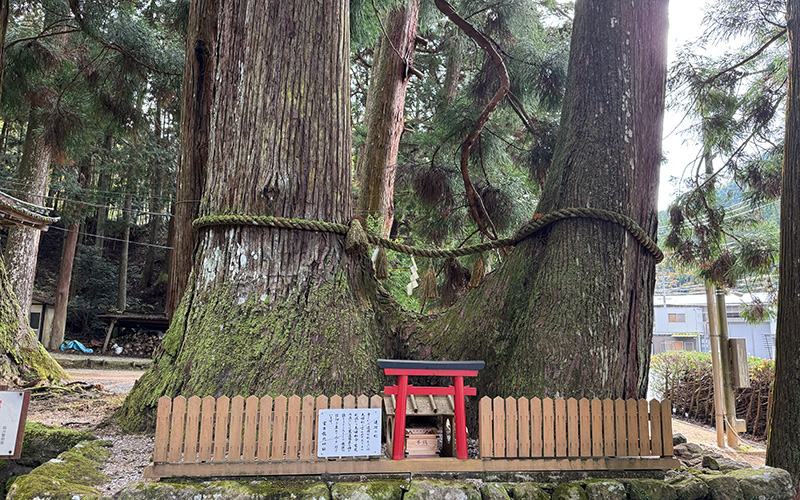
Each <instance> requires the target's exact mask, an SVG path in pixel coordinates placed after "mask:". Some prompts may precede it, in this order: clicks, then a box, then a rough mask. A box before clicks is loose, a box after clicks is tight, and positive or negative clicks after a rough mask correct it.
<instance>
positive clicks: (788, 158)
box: [767, 0, 800, 485]
mask: <svg viewBox="0 0 800 500" xmlns="http://www.w3.org/2000/svg"><path fill="white" fill-rule="evenodd" d="M786 5H787V9H786V21H787V27H788V30H789V51H790V57H789V90H788V92H787V96H788V97H787V105H786V139H785V142H784V153H783V178H782V184H781V236H780V238H781V243H780V255H781V258H780V263H779V270H778V273H779V275H778V279H779V283H780V287H779V290H778V327H777V335H776V338H775V382H773V388H772V397H771V401H772V408H771V410H770V419H769V435H768V439H767V465H771V466H773V467H780V468H782V469H786V470H788V471H789V473H790V474H791V475H792V481H793V482H794V484H795V485H797V484H798V482H800V433H798V427H800V357H799V356H798V355H797V353H798V352H800V329H798V326H797V325H799V324H800V0H788V1H787V2H786Z"/></svg>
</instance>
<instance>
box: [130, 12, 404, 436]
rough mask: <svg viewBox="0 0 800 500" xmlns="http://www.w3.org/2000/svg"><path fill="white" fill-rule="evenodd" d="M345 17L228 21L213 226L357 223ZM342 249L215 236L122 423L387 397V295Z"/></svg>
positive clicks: (207, 195)
mask: <svg viewBox="0 0 800 500" xmlns="http://www.w3.org/2000/svg"><path fill="white" fill-rule="evenodd" d="M199 3H201V2H199V1H198V0H195V1H193V2H192V9H193V12H194V13H195V14H194V15H197V12H196V9H197V6H198V4H199ZM348 18H349V12H348V2H347V1H346V0H325V1H321V2H306V1H295V2H262V1H260V0H235V1H234V2H232V4H231V5H229V6H228V7H227V8H226V9H221V10H220V12H219V17H218V20H217V29H216V33H217V36H216V39H215V40H214V45H213V46H214V47H215V48H216V50H215V53H216V54H217V59H216V61H215V63H214V71H213V75H211V76H212V78H211V79H212V89H211V95H212V96H213V98H212V100H211V108H210V110H209V111H208V112H209V115H208V116H209V135H208V157H207V160H206V163H205V165H204V166H203V168H204V171H205V175H206V179H205V183H204V186H203V193H202V197H201V204H200V215H206V214H211V213H219V212H233V213H256V214H271V215H278V216H283V217H298V218H305V219H311V220H325V221H331V222H338V223H347V222H348V220H349V217H350V211H351V179H350V112H349V110H350V102H349V92H348V89H349V26H348ZM256 20H259V21H258V22H256ZM262 20H270V22H261V21H262ZM184 120H186V116H184ZM192 144H193V142H192V141H191V140H189V141H186V140H185V138H184V142H183V143H182V146H181V147H182V148H186V147H191V145H192ZM343 240H344V239H343V238H342V237H340V236H338V235H330V234H323V233H316V232H308V231H286V230H279V229H267V228H254V227H244V226H230V227H223V226H215V227H212V228H207V229H204V230H202V231H201V232H200V233H199V235H198V243H197V249H196V251H195V253H194V259H193V266H192V272H191V276H190V278H189V282H188V284H187V287H186V292H185V294H184V297H183V300H182V301H181V304H180V306H179V307H178V309H177V310H176V312H175V314H174V315H173V319H172V324H171V326H170V329H169V331H168V332H167V335H166V336H165V338H164V340H163V342H162V347H161V348H160V350H159V352H158V353H157V354H156V356H155V359H154V362H153V366H152V367H151V369H150V370H149V371H148V372H147V373H146V374H145V375H144V376H143V377H142V378H141V379H140V380H139V381H138V382H137V384H136V386H135V387H134V389H133V391H132V392H131V394H130V395H129V397H128V398H127V400H126V402H125V404H124V406H123V408H122V410H121V413H122V417H123V419H122V421H123V423H124V424H125V425H126V426H127V427H138V426H141V425H142V424H147V423H148V422H147V420H146V419H147V418H151V417H152V415H151V410H152V408H153V407H154V406H155V403H156V399H157V398H158V397H159V396H161V395H163V394H167V395H170V396H175V395H177V394H179V393H182V394H199V395H206V394H216V395H220V394H227V395H234V394H264V393H266V392H271V393H294V392H296V393H303V394H304V393H320V392H323V393H330V394H333V393H337V392H339V393H342V392H343V391H344V392H357V391H369V392H374V391H375V390H376V389H377V388H378V370H377V369H376V365H375V359H376V358H378V357H379V354H382V353H383V352H385V351H384V350H382V349H380V347H379V346H380V343H381V342H382V341H383V339H384V338H386V335H384V334H383V333H382V327H381V319H382V318H379V316H380V315H381V314H382V312H383V310H384V309H383V307H382V304H381V302H380V300H381V297H382V296H381V295H380V294H378V293H377V290H376V286H377V285H376V284H375V282H374V279H373V278H372V277H371V276H370V275H369V274H368V272H369V271H368V270H369V269H370V266H369V261H368V260H366V257H365V255H363V254H358V255H355V256H351V255H349V254H347V253H346V252H345V251H344V241H343ZM386 310H387V311H388V310H389V309H388V308H387V309H386Z"/></svg>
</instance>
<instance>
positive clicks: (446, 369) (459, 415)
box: [378, 359, 485, 460]
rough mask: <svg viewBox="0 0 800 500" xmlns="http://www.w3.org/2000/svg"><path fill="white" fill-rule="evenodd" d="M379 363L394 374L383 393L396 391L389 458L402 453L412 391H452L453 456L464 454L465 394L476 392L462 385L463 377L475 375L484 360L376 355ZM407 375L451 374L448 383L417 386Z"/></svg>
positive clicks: (463, 457) (446, 393)
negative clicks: (439, 359) (449, 382)
mask: <svg viewBox="0 0 800 500" xmlns="http://www.w3.org/2000/svg"><path fill="white" fill-rule="evenodd" d="M378 366H380V367H381V368H383V371H384V373H386V375H395V376H397V384H396V385H391V386H386V387H384V393H385V394H396V395H397V408H396V410H395V422H394V437H393V440H392V460H402V459H403V458H404V455H405V443H406V439H405V437H406V436H405V434H406V398H407V397H408V396H409V395H411V394H414V395H428V394H430V395H433V396H440V395H452V396H453V400H454V410H455V422H454V425H455V431H456V432H455V434H456V457H457V458H459V459H461V460H466V458H467V420H466V411H465V408H464V397H466V396H475V395H476V391H475V388H474V387H469V386H464V377H476V376H477V375H478V371H479V370H481V369H483V367H484V366H485V363H484V362H483V361H412V360H401V359H379V360H378ZM409 376H433V377H453V385H451V386H448V387H419V386H413V385H410V384H409V383H408V377H409Z"/></svg>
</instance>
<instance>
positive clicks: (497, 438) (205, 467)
mask: <svg viewBox="0 0 800 500" xmlns="http://www.w3.org/2000/svg"><path fill="white" fill-rule="evenodd" d="M382 404H383V400H382V398H381V396H372V397H371V398H370V397H367V396H364V395H361V396H358V397H356V396H345V397H340V396H332V397H331V398H328V397H326V396H319V397H316V398H315V397H312V396H305V397H303V398H300V397H299V396H291V397H289V398H287V397H285V396H278V397H276V398H274V399H273V398H272V397H270V396H264V397H262V398H257V397H255V396H250V397H248V398H246V399H245V398H243V397H242V396H236V397H234V398H228V397H224V396H223V397H220V398H217V399H215V398H213V397H211V396H208V397H205V398H202V399H200V398H198V397H196V396H193V397H190V398H188V399H186V398H184V397H183V396H178V397H176V398H174V399H170V398H168V397H162V398H161V399H159V401H158V414H157V418H156V435H155V446H154V450H153V465H151V466H149V467H147V468H146V469H145V471H144V476H145V477H147V478H160V477H171V476H186V477H210V476H251V475H259V476H263V475H320V474H398V473H418V472H507V471H510V472H513V471H517V472H524V471H540V470H609V469H625V470H628V469H667V468H673V467H677V465H678V462H677V461H676V460H675V459H674V458H672V423H671V422H672V421H671V418H670V415H671V413H670V403H669V402H668V401H664V402H662V403H660V402H657V401H651V402H650V403H649V404H648V403H647V402H646V401H644V400H641V401H634V400H628V401H623V400H617V401H611V400H604V401H602V402H601V401H600V400H593V401H591V402H590V401H588V400H586V399H582V400H580V401H579V402H578V401H576V400H574V399H570V400H567V401H564V400H563V399H558V400H555V402H554V401H553V400H551V399H549V398H546V399H544V400H539V399H538V398H533V399H531V400H530V401H529V400H527V399H525V398H519V399H514V398H507V399H501V398H495V399H494V401H492V400H490V399H489V398H483V399H482V400H481V401H480V415H479V422H480V426H479V439H480V455H481V458H482V460H457V459H455V458H420V459H413V460H412V459H406V460H385V459H384V460H376V459H374V458H373V459H371V460H366V459H364V458H351V459H341V460H329V459H324V458H323V459H320V458H318V457H317V456H316V445H317V442H316V436H317V426H318V425H319V424H318V412H319V410H322V409H341V408H344V409H349V408H381V407H382Z"/></svg>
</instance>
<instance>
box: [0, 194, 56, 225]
mask: <svg viewBox="0 0 800 500" xmlns="http://www.w3.org/2000/svg"><path fill="white" fill-rule="evenodd" d="M51 211H52V209H51V208H47V207H41V206H39V205H34V204H33V203H28V202H27V201H22V200H20V199H17V198H14V197H13V196H11V195H8V194H6V193H3V192H2V191H0V226H17V227H32V228H34V229H38V230H40V231H47V229H48V227H50V224H53V223H54V222H57V221H58V220H59V218H58V217H50V212H51Z"/></svg>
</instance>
